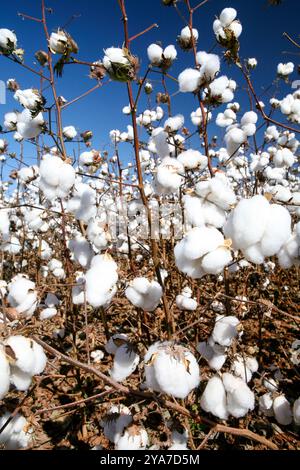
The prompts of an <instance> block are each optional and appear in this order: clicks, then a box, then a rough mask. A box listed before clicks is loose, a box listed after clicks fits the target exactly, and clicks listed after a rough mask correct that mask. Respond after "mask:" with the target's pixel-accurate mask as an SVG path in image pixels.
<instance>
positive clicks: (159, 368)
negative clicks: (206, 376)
mask: <svg viewBox="0 0 300 470" xmlns="http://www.w3.org/2000/svg"><path fill="white" fill-rule="evenodd" d="M144 363H145V375H146V387H147V388H150V389H152V390H154V391H157V392H163V393H166V394H168V395H171V396H174V397H176V398H185V397H186V396H187V395H188V394H189V393H190V392H191V391H192V390H193V389H194V388H196V387H198V385H199V382H200V371H199V366H198V364H197V361H196V359H195V357H194V356H193V354H192V353H191V352H190V351H189V350H188V349H187V348H184V347H183V346H178V345H174V344H173V343H171V342H168V341H165V342H163V343H159V342H158V343H155V344H154V345H152V346H151V347H150V348H149V350H148V351H147V353H146V355H145V358H144Z"/></svg>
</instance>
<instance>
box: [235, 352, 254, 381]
mask: <svg viewBox="0 0 300 470" xmlns="http://www.w3.org/2000/svg"><path fill="white" fill-rule="evenodd" d="M231 370H232V372H233V373H234V375H236V376H237V377H240V378H241V379H243V380H244V381H245V382H250V380H251V378H252V374H253V373H254V372H256V371H257V370H258V363H257V361H256V359H255V358H253V357H245V358H244V357H243V356H237V357H236V358H235V360H234V361H233V363H232V365H231Z"/></svg>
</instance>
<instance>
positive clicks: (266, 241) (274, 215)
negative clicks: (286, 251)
mask: <svg viewBox="0 0 300 470" xmlns="http://www.w3.org/2000/svg"><path fill="white" fill-rule="evenodd" d="M290 236H291V216H290V214H289V212H288V210H287V209H286V208H285V207H282V206H279V205H278V204H271V205H270V208H269V218H268V220H267V224H266V227H265V231H264V234H263V237H262V239H261V241H260V246H261V250H262V253H263V254H264V255H265V256H273V255H275V254H277V253H278V252H279V250H280V248H281V247H282V246H283V245H284V243H286V242H287V241H288V239H289V238H290Z"/></svg>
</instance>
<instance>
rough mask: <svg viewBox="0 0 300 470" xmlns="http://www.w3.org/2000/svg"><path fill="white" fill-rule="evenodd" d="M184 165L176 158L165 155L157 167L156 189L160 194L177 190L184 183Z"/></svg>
mask: <svg viewBox="0 0 300 470" xmlns="http://www.w3.org/2000/svg"><path fill="white" fill-rule="evenodd" d="M183 174H184V167H183V165H182V164H181V163H180V162H179V161H178V160H176V159H175V158H171V157H165V158H164V159H163V160H162V162H161V164H160V165H159V166H158V167H157V173H156V180H155V182H156V189H157V192H158V193H160V194H168V193H172V192H174V191H177V190H178V189H179V187H180V186H181V184H182V183H183V181H184V179H183V176H182V175H183Z"/></svg>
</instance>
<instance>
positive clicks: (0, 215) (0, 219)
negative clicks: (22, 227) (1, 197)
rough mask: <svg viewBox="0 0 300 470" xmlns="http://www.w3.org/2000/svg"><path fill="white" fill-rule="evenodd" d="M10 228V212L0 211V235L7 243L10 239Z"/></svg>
mask: <svg viewBox="0 0 300 470" xmlns="http://www.w3.org/2000/svg"><path fill="white" fill-rule="evenodd" d="M9 227H10V222H9V210H8V209H3V210H1V211H0V234H1V238H2V240H4V241H7V240H8V239H9Z"/></svg>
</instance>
